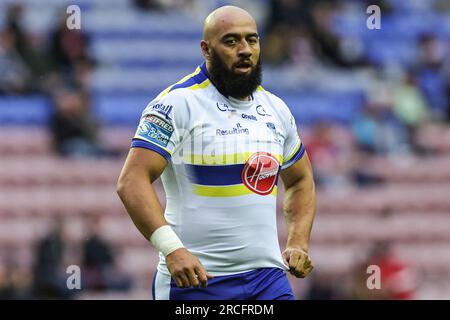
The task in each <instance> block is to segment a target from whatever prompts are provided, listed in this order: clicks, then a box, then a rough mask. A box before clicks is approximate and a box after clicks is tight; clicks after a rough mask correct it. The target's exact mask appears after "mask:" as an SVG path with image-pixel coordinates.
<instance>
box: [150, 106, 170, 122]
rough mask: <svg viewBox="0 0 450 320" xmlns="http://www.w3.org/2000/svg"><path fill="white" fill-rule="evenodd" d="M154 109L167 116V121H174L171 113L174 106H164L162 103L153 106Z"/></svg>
mask: <svg viewBox="0 0 450 320" xmlns="http://www.w3.org/2000/svg"><path fill="white" fill-rule="evenodd" d="M152 109H153V110H155V111H156V112H158V113H160V114H162V115H163V116H165V117H166V119H167V120H172V118H171V117H170V113H171V112H172V109H173V106H172V105H164V104H162V103H158V104H155V105H153V106H152Z"/></svg>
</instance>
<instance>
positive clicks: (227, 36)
mask: <svg viewBox="0 0 450 320" xmlns="http://www.w3.org/2000/svg"><path fill="white" fill-rule="evenodd" d="M200 46H201V48H202V53H203V56H204V57H205V60H206V67H207V69H208V71H209V74H210V78H211V80H212V82H213V83H214V85H215V86H216V87H217V89H218V90H219V91H220V92H221V93H222V94H224V95H227V96H232V97H235V98H246V97H248V96H249V95H250V94H251V93H252V92H254V91H255V90H256V88H257V87H258V85H260V84H261V61H260V46H259V35H258V30H257V27H256V22H255V20H254V19H253V18H252V16H250V14H249V13H248V12H247V11H245V10H243V9H241V8H238V7H234V6H224V7H220V8H218V9H216V10H214V11H213V12H211V13H210V14H209V15H208V17H207V18H206V20H205V24H204V27H203V40H202V41H201V43H200Z"/></svg>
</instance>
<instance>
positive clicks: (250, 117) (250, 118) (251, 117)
mask: <svg viewBox="0 0 450 320" xmlns="http://www.w3.org/2000/svg"><path fill="white" fill-rule="evenodd" d="M242 118H243V119H248V120H253V121H258V119H256V117H255V116H254V115H252V114H245V113H243V114H242Z"/></svg>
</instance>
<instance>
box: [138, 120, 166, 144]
mask: <svg viewBox="0 0 450 320" xmlns="http://www.w3.org/2000/svg"><path fill="white" fill-rule="evenodd" d="M173 131H174V129H173V126H172V125H171V124H170V123H169V122H168V121H167V120H164V119H162V118H160V117H158V116H156V115H153V114H151V115H147V116H145V117H144V118H142V120H141V122H140V124H139V127H138V130H137V133H136V135H137V136H138V137H141V138H143V139H145V140H148V141H151V142H154V143H156V144H158V145H160V146H162V147H167V145H168V143H169V140H170V137H171V136H172V133H173Z"/></svg>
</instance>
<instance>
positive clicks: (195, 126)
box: [117, 6, 315, 300]
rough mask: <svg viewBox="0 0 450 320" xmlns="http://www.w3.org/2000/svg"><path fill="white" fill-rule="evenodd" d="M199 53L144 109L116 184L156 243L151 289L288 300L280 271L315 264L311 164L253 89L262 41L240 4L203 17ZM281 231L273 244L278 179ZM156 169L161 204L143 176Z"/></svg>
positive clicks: (288, 126)
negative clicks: (189, 69) (282, 237)
mask: <svg viewBox="0 0 450 320" xmlns="http://www.w3.org/2000/svg"><path fill="white" fill-rule="evenodd" d="M203 31H204V39H203V40H202V41H201V42H200V47H201V51H202V54H203V56H204V58H205V62H204V63H203V64H201V65H200V66H199V67H198V68H197V69H196V70H195V71H194V72H193V73H192V74H190V75H188V76H186V77H184V78H183V79H182V80H180V81H179V82H177V83H176V84H174V85H172V86H170V87H168V88H167V89H166V90H164V91H163V92H161V93H160V94H159V95H158V96H157V97H156V98H155V99H154V100H153V101H151V102H150V103H149V104H148V106H147V107H146V108H145V110H144V111H143V113H142V118H141V120H140V123H139V126H138V129H137V131H136V134H135V136H134V138H133V140H132V144H131V149H130V152H129V154H128V157H127V159H126V162H125V164H124V167H123V169H122V172H121V174H120V177H119V181H118V184H117V192H118V194H119V196H120V198H121V200H122V202H123V203H124V205H125V207H126V209H127V211H128V213H129V215H130V217H131V219H132V220H133V222H134V223H135V225H136V227H137V228H138V229H139V231H140V232H141V233H142V234H143V235H144V237H145V238H146V239H148V240H149V241H150V242H151V243H152V244H153V246H154V247H155V248H156V249H157V250H158V251H159V252H160V261H159V264H158V267H157V272H156V273H155V277H154V281H153V298H154V299H170V300H182V299H187V300H194V299H203V300H204V299H233V300H235V299H241V300H255V299H264V300H275V299H280V300H293V299H295V296H294V294H293V292H292V289H291V287H290V284H289V282H288V279H287V276H286V272H287V271H288V272H290V273H291V274H293V275H295V276H296V277H299V278H303V277H306V276H307V275H308V274H309V273H310V272H311V270H312V269H313V264H312V262H311V259H310V257H309V255H308V244H309V238H310V233H311V229H312V224H313V220H314V215H315V191H314V181H313V174H312V170H311V164H310V161H309V159H308V156H307V153H306V151H305V148H304V146H303V144H302V142H301V140H300V138H299V136H298V133H297V128H296V123H295V120H294V118H293V117H292V114H291V113H290V111H289V108H288V107H287V106H286V104H285V103H284V102H283V101H282V100H281V99H280V98H278V97H277V96H275V95H273V94H271V93H269V92H268V91H266V90H264V89H263V87H262V86H261V60H260V43H259V41H260V39H259V35H258V30H257V26H256V23H255V21H254V19H253V18H252V17H251V16H250V14H249V13H248V12H246V11H245V10H243V9H241V8H238V7H234V6H225V7H221V8H218V9H217V10H215V11H213V12H212V13H211V14H210V15H209V16H208V17H207V18H206V20H205V24H204V30H203ZM280 176H281V179H282V180H283V184H284V188H285V199H284V214H285V218H286V219H285V220H286V223H287V230H288V237H287V243H286V249H285V250H284V251H283V252H282V253H281V250H280V246H279V244H278V234H277V224H276V221H277V220H276V195H277V182H278V178H279V177H280ZM158 177H161V180H162V183H163V186H164V190H165V193H166V199H167V203H166V207H165V210H163V209H162V206H161V205H160V203H159V201H158V198H157V196H156V193H155V191H154V189H153V186H152V183H153V182H154V181H155V180H156V179H157V178H158Z"/></svg>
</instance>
